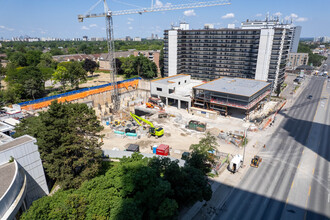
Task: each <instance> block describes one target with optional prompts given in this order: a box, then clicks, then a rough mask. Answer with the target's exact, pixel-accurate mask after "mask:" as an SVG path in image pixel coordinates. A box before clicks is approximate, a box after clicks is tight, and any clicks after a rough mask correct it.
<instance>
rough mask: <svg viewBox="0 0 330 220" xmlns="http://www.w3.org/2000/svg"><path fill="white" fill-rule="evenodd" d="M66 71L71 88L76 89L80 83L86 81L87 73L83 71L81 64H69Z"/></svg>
mask: <svg viewBox="0 0 330 220" xmlns="http://www.w3.org/2000/svg"><path fill="white" fill-rule="evenodd" d="M68 71H69V81H70V84H71V86H72V87H75V88H76V89H78V88H79V83H80V82H86V81H87V72H86V70H84V68H83V67H82V65H81V63H79V62H77V61H74V62H71V63H70V66H69V68H68Z"/></svg>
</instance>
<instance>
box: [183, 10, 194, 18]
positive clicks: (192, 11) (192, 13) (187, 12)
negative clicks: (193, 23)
mask: <svg viewBox="0 0 330 220" xmlns="http://www.w3.org/2000/svg"><path fill="white" fill-rule="evenodd" d="M183 14H184V15H185V16H187V17H190V16H196V13H195V10H194V9H191V10H187V11H184V12H183Z"/></svg>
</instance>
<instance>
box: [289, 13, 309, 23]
mask: <svg viewBox="0 0 330 220" xmlns="http://www.w3.org/2000/svg"><path fill="white" fill-rule="evenodd" d="M284 19H285V20H287V21H290V20H292V21H293V22H305V21H308V18H305V17H299V16H298V15H297V14H295V13H291V14H290V15H288V16H285V18H284Z"/></svg>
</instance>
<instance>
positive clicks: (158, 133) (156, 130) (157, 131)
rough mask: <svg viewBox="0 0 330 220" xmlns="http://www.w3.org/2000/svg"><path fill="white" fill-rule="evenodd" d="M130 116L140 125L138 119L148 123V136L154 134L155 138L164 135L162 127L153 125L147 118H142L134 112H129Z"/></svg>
mask: <svg viewBox="0 0 330 220" xmlns="http://www.w3.org/2000/svg"><path fill="white" fill-rule="evenodd" d="M129 114H130V115H131V116H132V118H134V120H135V121H136V122H137V123H138V124H139V125H140V126H142V124H141V122H140V121H143V122H145V123H146V124H148V125H149V126H150V127H149V136H151V135H152V136H155V137H156V138H159V137H161V136H163V135H164V129H163V128H161V127H159V128H155V126H154V125H153V124H152V123H151V122H150V121H148V120H146V119H144V118H141V117H139V116H137V115H135V114H133V113H132V112H130V113H129Z"/></svg>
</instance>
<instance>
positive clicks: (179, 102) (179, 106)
mask: <svg viewBox="0 0 330 220" xmlns="http://www.w3.org/2000/svg"><path fill="white" fill-rule="evenodd" d="M178 109H181V100H180V99H178Z"/></svg>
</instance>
